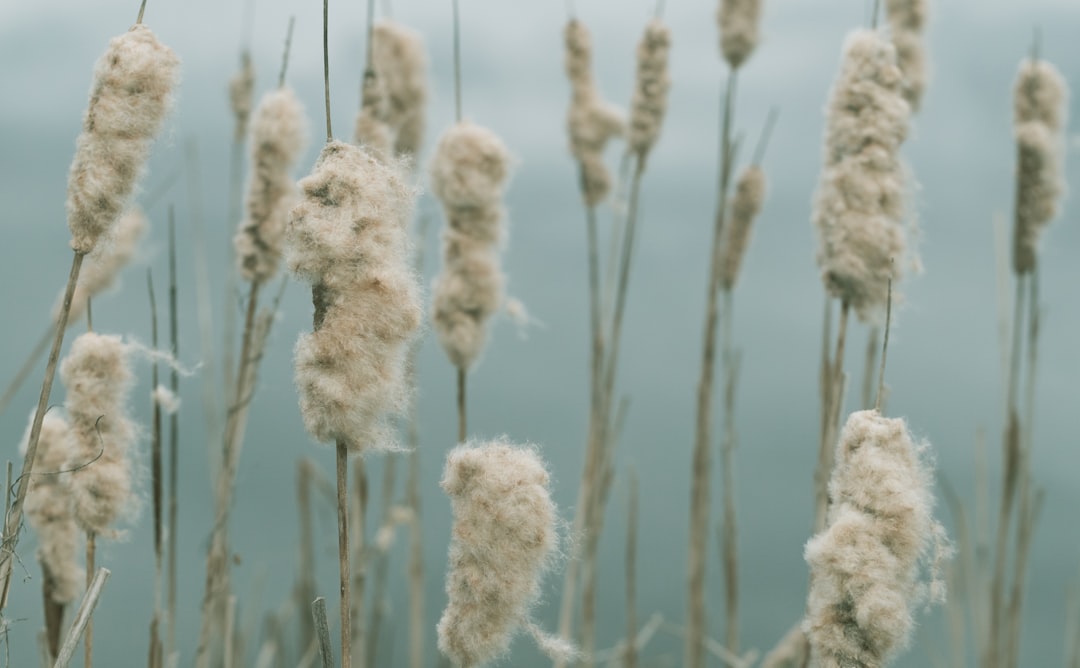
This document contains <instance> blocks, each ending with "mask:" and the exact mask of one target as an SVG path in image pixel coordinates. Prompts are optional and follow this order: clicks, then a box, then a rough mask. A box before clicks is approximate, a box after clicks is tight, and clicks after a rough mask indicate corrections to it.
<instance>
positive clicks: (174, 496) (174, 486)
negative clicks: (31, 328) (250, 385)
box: [166, 205, 180, 654]
mask: <svg viewBox="0 0 1080 668" xmlns="http://www.w3.org/2000/svg"><path fill="white" fill-rule="evenodd" d="M178 314H179V311H178V298H177V281H176V219H175V216H174V214H173V207H172V206H171V205H170V206H169V348H170V350H171V351H172V356H173V359H174V360H178V359H180V330H179V327H180V320H179V317H178ZM169 389H170V390H171V391H172V393H173V396H174V397H179V396H180V373H179V371H177V369H176V366H175V365H173V366H172V369H171V370H170V372H169ZM179 443H180V417H179V415H178V414H177V411H173V412H172V414H171V415H169V525H168V526H169V566H168V570H169V575H168V588H169V593H168V632H167V641H166V642H167V650H168V653H169V654H172V653H173V652H175V651H176V545H177V540H176V539H177V533H178V531H177V530H178V524H177V515H178V512H179V485H178V482H179V475H180V474H179V447H178V446H179Z"/></svg>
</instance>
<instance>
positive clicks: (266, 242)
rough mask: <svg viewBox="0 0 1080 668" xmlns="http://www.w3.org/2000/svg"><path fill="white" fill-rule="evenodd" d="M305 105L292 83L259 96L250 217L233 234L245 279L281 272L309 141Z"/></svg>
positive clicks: (265, 278) (261, 278) (253, 130)
mask: <svg viewBox="0 0 1080 668" xmlns="http://www.w3.org/2000/svg"><path fill="white" fill-rule="evenodd" d="M307 136H308V123H307V116H306V115H305V113H304V106H303V104H302V103H301V102H300V100H299V99H298V98H297V97H296V93H295V92H293V90H292V89H291V88H288V87H282V88H278V89H276V90H273V91H271V92H269V93H267V94H266V95H264V96H263V98H262V99H261V100H260V101H259V106H258V108H256V110H255V117H254V120H253V122H252V124H251V178H250V179H249V181H248V192H247V210H246V212H245V218H244V221H243V223H242V224H241V226H240V230H239V231H238V232H237V234H236V237H235V238H234V239H233V244H234V245H235V247H236V261H237V265H238V266H237V269H238V271H239V272H240V275H241V276H243V278H244V280H247V281H260V282H265V281H268V280H270V279H271V278H273V276H274V274H275V273H277V269H278V264H279V263H280V261H281V254H282V241H283V237H284V235H285V222H286V220H287V219H288V217H289V209H291V208H292V205H293V204H294V203H295V201H296V186H295V184H294V183H293V179H292V177H291V176H290V174H289V173H290V171H291V170H292V169H293V167H294V165H295V164H296V161H297V159H298V158H299V157H300V154H301V153H303V151H304V148H305V146H306V144H307Z"/></svg>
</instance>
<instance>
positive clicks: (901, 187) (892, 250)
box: [813, 30, 910, 321]
mask: <svg viewBox="0 0 1080 668" xmlns="http://www.w3.org/2000/svg"><path fill="white" fill-rule="evenodd" d="M901 82H902V77H901V74H900V69H899V67H897V65H896V51H895V49H894V48H893V46H892V44H890V43H889V42H887V41H885V40H884V39H883V38H882V37H881V35H880V34H879V33H878V32H876V31H872V30H857V31H855V32H853V33H852V34H851V35H849V36H848V39H847V42H846V44H845V46H844V55H843V60H842V64H841V69H840V74H839V76H838V77H837V80H836V82H835V83H834V84H833V89H832V93H831V97H830V100H829V104H828V108H827V119H826V131H825V160H824V162H825V164H824V167H823V169H822V174H821V180H820V183H819V185H818V189H817V193H816V195H815V202H814V211H813V223H814V226H815V228H816V229H817V236H818V265H819V266H820V267H821V271H822V279H823V281H824V283H825V287H826V289H827V290H828V291H829V292H830V293H831V294H832V295H833V296H834V297H836V298H838V299H840V300H841V301H844V302H847V303H848V304H850V305H851V307H852V308H854V309H855V311H856V313H857V314H858V315H859V317H860V319H862V320H863V321H875V320H877V319H878V318H880V316H881V314H882V313H883V311H884V307H885V302H886V300H887V298H888V293H889V282H890V281H892V282H894V283H895V282H896V281H898V280H899V279H900V277H901V275H902V271H901V269H902V267H903V265H904V264H905V262H906V261H907V259H908V258H907V240H906V238H905V229H904V223H905V214H906V212H905V206H904V196H905V191H906V186H907V184H906V175H905V172H904V168H903V165H902V163H901V161H900V156H899V150H900V144H901V143H902V142H903V140H904V138H905V137H906V136H907V123H908V118H909V115H910V107H909V106H908V104H907V102H906V101H905V100H904V98H903V97H902V95H901V92H900V88H901Z"/></svg>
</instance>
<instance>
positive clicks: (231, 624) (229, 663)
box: [222, 595, 236, 668]
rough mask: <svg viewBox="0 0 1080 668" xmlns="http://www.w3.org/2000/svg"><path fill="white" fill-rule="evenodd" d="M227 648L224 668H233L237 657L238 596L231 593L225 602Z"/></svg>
mask: <svg viewBox="0 0 1080 668" xmlns="http://www.w3.org/2000/svg"><path fill="white" fill-rule="evenodd" d="M224 635H225V649H224V651H223V654H224V656H223V658H222V666H223V668H233V665H234V663H235V657H236V596H235V595H230V596H229V599H228V600H227V601H226V602H225V633H224Z"/></svg>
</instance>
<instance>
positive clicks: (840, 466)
mask: <svg viewBox="0 0 1080 668" xmlns="http://www.w3.org/2000/svg"><path fill="white" fill-rule="evenodd" d="M928 449H929V445H925V444H924V445H916V444H915V443H914V441H913V440H912V438H911V434H910V433H909V432H908V429H907V426H906V425H905V424H904V421H903V420H901V419H891V418H886V417H883V416H882V415H881V414H880V413H878V412H877V411H872V410H871V411H860V412H856V413H852V414H851V416H850V417H849V418H848V421H847V424H845V425H844V429H843V431H842V432H841V434H840V441H839V443H838V444H837V447H836V465H835V468H834V469H833V473H832V478H831V479H830V481H829V495H830V497H831V505H830V507H829V514H828V526H827V527H826V529H825V530H824V531H822V532H821V533H819V534H817V535H816V536H814V537H813V538H811V539H810V541H809V542H808V543H807V544H806V551H805V556H806V561H807V563H808V564H809V565H810V594H809V597H808V601H807V618H806V621H805V626H804V630H805V631H806V633H807V637H808V638H809V640H810V644H811V646H812V647H813V651H814V655H815V656H816V657H817V660H818V662H819V664H820V665H822V666H836V667H837V668H839V667H841V666H884V665H887V664H888V663H889V661H891V660H892V658H893V657H895V655H896V654H897V653H898V652H900V651H901V650H902V649H903V648H904V647H905V646H906V645H907V642H908V640H909V638H910V634H911V630H912V627H913V625H914V621H913V618H912V612H913V610H914V609H915V608H916V607H917V606H918V605H920V604H922V603H923V602H925V601H927V600H928V593H930V592H932V591H937V592H941V591H942V589H941V588H942V587H943V583H941V582H940V573H939V572H936V571H934V570H931V572H930V575H929V579H930V582H929V583H927V582H925V581H923V579H922V571H923V569H924V567H926V566H927V565H928V564H931V563H936V564H940V563H941V562H942V561H943V558H942V557H947V555H948V554H949V553H950V547H949V545H948V541H947V539H946V537H945V533H944V529H943V528H942V527H941V526H940V524H939V523H938V522H937V521H936V520H935V519H934V516H933V508H934V498H933V491H932V490H933V471H932V463H931V462H930V461H929V456H928ZM932 553H936V554H935V555H934V557H936V558H933V559H932V558H931V556H932Z"/></svg>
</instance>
